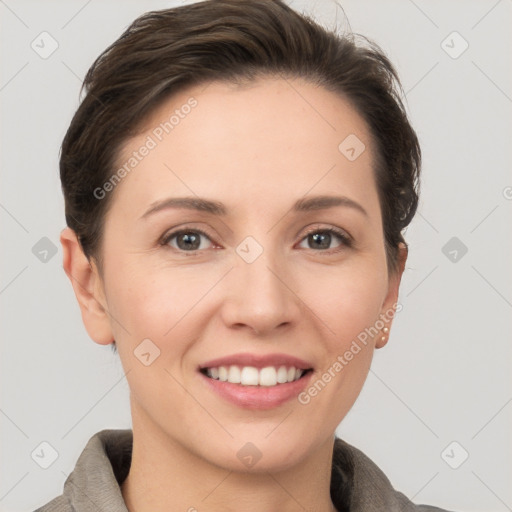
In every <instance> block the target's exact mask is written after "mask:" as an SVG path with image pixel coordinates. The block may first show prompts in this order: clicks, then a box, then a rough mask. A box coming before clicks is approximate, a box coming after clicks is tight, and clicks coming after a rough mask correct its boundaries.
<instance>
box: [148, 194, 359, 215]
mask: <svg viewBox="0 0 512 512" xmlns="http://www.w3.org/2000/svg"><path fill="white" fill-rule="evenodd" d="M336 206H344V207H348V208H353V209H354V210H357V211H359V212H360V213H362V214H363V215H365V216H368V213H367V211H366V210H365V209H364V208H363V207H362V206H361V205H360V204H359V203H357V202H356V201H354V200H352V199H350V198H348V197H344V196H325V195H324V196H314V197H310V198H302V199H299V200H298V201H296V202H295V203H294V205H293V207H292V210H293V211H295V212H308V211H313V210H325V209H328V208H334V207H336ZM180 208H184V209H187V210H196V211H201V212H206V213H210V214H212V215H218V216H226V215H227V214H228V210H227V208H226V207H225V206H224V205H223V204H222V203H219V202H218V201H211V200H209V199H203V198H200V197H170V198H168V199H164V200H162V201H157V202H155V203H153V204H152V205H151V206H150V207H149V209H148V210H147V211H146V212H145V213H144V214H143V215H142V217H141V219H146V218H147V217H149V216H151V215H153V214H155V213H157V212H160V211H163V210H168V209H180Z"/></svg>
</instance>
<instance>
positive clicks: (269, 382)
mask: <svg viewBox="0 0 512 512" xmlns="http://www.w3.org/2000/svg"><path fill="white" fill-rule="evenodd" d="M304 371H305V370H299V369H298V368H295V367H293V366H289V367H286V366H279V367H274V366H266V367H265V368H261V369H259V370H258V368H255V367H254V366H243V367H239V366H219V367H216V368H207V369H206V375H208V377H211V378H212V379H217V380H221V381H223V382H231V383H232V384H241V385H242V386H258V385H260V386H275V385H276V384H285V383H286V382H293V381H295V380H297V379H300V377H301V376H302V375H303V373H304Z"/></svg>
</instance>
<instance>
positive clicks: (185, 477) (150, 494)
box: [121, 411, 335, 512]
mask: <svg viewBox="0 0 512 512" xmlns="http://www.w3.org/2000/svg"><path fill="white" fill-rule="evenodd" d="M132 417H133V450H132V462H131V466H130V471H129V474H128V477H127V478H126V480H125V481H124V482H123V484H122V485H121V492H122V495H123V498H124V501H125V503H126V507H127V508H128V510H129V512H150V511H151V512H157V511H164V510H165V511H187V512H197V511H201V510H208V511H209V512H220V511H222V512H235V511H237V512H238V511H240V510H244V511H245V512H261V511H265V512H274V511H275V512H277V511H279V512H291V511H294V512H295V511H297V510H317V511H319V512H335V508H334V506H333V504H332V501H331V497H330V481H331V468H332V450H333V443H334V438H332V439H329V440H328V442H326V443H324V444H323V445H322V446H321V447H320V449H318V450H316V451H315V453H313V454H310V455H309V456H307V457H306V459H305V460H302V461H301V463H300V464H299V465H297V466H296V467H291V468H289V469H287V470H285V471H279V472H271V471H268V472H260V473H243V472H236V471H231V470H228V469H225V468H222V467H220V466H215V465H214V464H212V463H211V462H209V461H207V460H205V459H203V458H199V457H197V456H196V455H195V454H193V453H191V452H190V451H189V450H187V449H186V448H185V447H184V446H182V445H180V444H179V443H177V442H176V441H175V440H173V439H171V438H170V437H169V436H167V435H166V434H165V433H164V432H162V431H161V430H160V429H158V428H157V427H156V426H155V425H151V424H149V425H148V424H147V423H149V422H147V421H144V419H143V416H142V415H138V414H134V411H132Z"/></svg>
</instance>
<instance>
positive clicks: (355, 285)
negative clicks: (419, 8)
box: [39, 0, 440, 512]
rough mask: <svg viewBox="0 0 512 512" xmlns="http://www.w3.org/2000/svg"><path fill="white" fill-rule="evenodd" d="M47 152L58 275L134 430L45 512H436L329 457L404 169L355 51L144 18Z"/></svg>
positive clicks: (412, 177) (89, 82)
mask: <svg viewBox="0 0 512 512" xmlns="http://www.w3.org/2000/svg"><path fill="white" fill-rule="evenodd" d="M84 86H85V88H86V91H87V95H86V97H85V99H84V101H83V102H82V104H81V105H80V107H79V109H78V111H77V113H76V114H75V116H74V118H73V120H72V122H71V125H70V127H69V130H68V132H67V134H66V136H65V139H64V142H63V145H62V153H61V180H62V186H63V191H64V196H65V203H66V221H67V224H68V227H67V228H66V229H64V230H63V231H62V233H61V243H62V247H63V254H64V269H65V271H66V273H67V275H68V277H69V278H70V280H71V283H72V285H73V288H74V291H75V294H76V297H77V300H78V302H79V305H80V308H81V311H82V318H83V322H84V325H85V327H86V329H87V332H88V333H89V335H90V337H91V338H92V339H93V340H94V341H95V342H97V343H99V344H104V345H107V344H113V346H114V347H117V350H118V352H119V356H120V359H121V362H122V365H123V369H124V371H125V374H126V378H127V380H128V383H129V386H130V404H131V413H132V420H133V430H128V431H126V430H124V431H123V430H104V431H101V432H99V433H98V434H96V435H95V436H94V437H93V438H92V439H91V440H90V441H89V443H88V445H87V446H86V448H85V450H84V452H83V453H82V455H81V456H80V458H79V460H78V462H77V465H76V467H75V470H74V471H73V473H72V474H71V475H70V476H69V478H68V480H67V481H66V484H65V488H64V493H63V495H62V496H60V497H57V498H55V499H54V500H53V501H51V502H50V503H48V504H47V505H45V506H43V507H42V508H40V509H39V510H41V511H44V512H49V511H61V510H62V511H64V510H76V511H80V512H81V511H89V510H115V511H118V510H119V511H126V510H128V511H130V512H133V511H137V512H145V511H149V510H152V511H155V510H188V511H195V510H198V511H201V510H208V511H217V510H223V511H226V510H235V509H236V510H244V511H260V510H261V511H263V510H264V511H269V510H279V511H288V510H290V511H291V510H315V511H322V512H324V511H333V510H338V511H345V510H347V511H348V510H350V511H373V510H375V511H377V510H379V511H382V510H440V509H437V508H433V507H428V506H417V505H414V504H413V503H412V502H411V501H409V499H407V498H406V497H405V496H404V495H403V494H401V493H399V492H397V491H395V490H394V489H393V487H392V486H391V483H390V482H389V481H388V479H387V478H386V477H385V475H384V474H383V473H382V472H381V471H380V470H379V468H378V467H377V466H376V465H375V464H374V463H373V462H372V461H371V460H370V459H368V458H367V457H366V456H365V455H364V454H363V453H361V452H360V451H359V450H357V449H356V448H354V447H352V446H350V445H349V444H347V443H345V442H344V441H342V440H341V439H338V438H336V437H335V429H336V427H337V426H338V425H339V423H340V422H341V421H342V419H343V418H344V417H345V416H346V414H347V413H348V411H349V410H350V408H351V406H352V405H353V403H354V402H355V400H356V398H357V396H358V394H359V392H360V390H361V388H362V386H363V383H364V381H365V378H366V376H367V373H368V371H369V368H370V364H371V359H372V355H373V351H374V349H375V348H381V347H383V346H384V345H385V344H386V343H387V341H388V338H389V333H390V328H391V324H392V320H393V317H394V315H395V312H396V310H397V308H398V306H397V304H398V291H399V284H400V278H401V276H402V272H403V269H404V265H405V261H406V258H407V248H406V244H405V241H404V239H403V237H402V230H403V229H404V228H405V227H406V226H407V225H408V224H409V222H410V221H411V219H412V217H413V216H414V213H415V211H416V207H417V202H418V196H417V190H418V176H419V169H420V148H419V145H418V140H417V137H416V135H415V132H414V130H413V129H412V128H411V126H410V124H409V122H408V119H407V116H406V114H405V111H404V108H403V105H402V103H401V101H400V97H399V81H398V78H397V76H396V73H395V71H394V69H393V67H392V65H391V63H390V62H389V61H388V59H387V58H386V57H385V56H384V55H383V53H382V52H381V51H380V49H379V48H378V47H377V46H376V45H374V44H372V43H370V42H369V41H365V40H361V41H357V40H356V39H355V38H353V37H351V36H345V37H340V36H336V35H335V34H332V33H329V32H327V31H326V30H325V29H323V28H321V27H320V26H318V25H317V24H315V23H314V22H312V21H310V20H308V19H306V18H305V17H303V16H301V15H299V14H298V13H296V12H294V11H293V10H292V9H291V8H290V7H287V6H286V5H285V4H284V3H282V2H281V1H279V0H278V1H271V0H250V1H244V2H240V1H239V0H219V1H206V2H199V3H196V4H193V5H188V6H182V7H179V8H175V9H168V10H163V11H158V12H151V13H147V14H146V15H144V16H142V17H141V18H139V19H137V20H135V21H134V23H133V24H132V25H131V26H130V27H129V28H128V29H127V30H126V32H125V33H124V34H123V35H122V36H121V37H120V38H119V39H118V40H117V41H116V42H115V43H114V44H113V45H112V46H111V47H109V48H108V49H107V50H106V51H105V52H104V53H103V54H102V55H101V56H100V57H99V58H98V59H97V61H96V62H95V63H94V64H93V66H92V67H91V69H90V70H89V72H88V74H87V76H86V79H85V82H84Z"/></svg>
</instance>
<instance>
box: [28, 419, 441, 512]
mask: <svg viewBox="0 0 512 512" xmlns="http://www.w3.org/2000/svg"><path fill="white" fill-rule="evenodd" d="M132 443H133V432H132V430H130V429H126V430H102V431H100V432H98V433H96V434H95V435H94V436H92V437H91V439H90V440H89V442H88V443H87V445H86V447H85V448H84V450H83V452H82V453H81V455H80V457H79V458H78V461H77V463H76V465H75V468H74V470H73V472H72V473H71V474H70V475H69V476H68V478H67V479H66V481H65V483H64V492H63V494H62V495H61V496H58V497H56V498H55V499H53V500H52V501H50V502H49V503H47V504H46V505H44V506H42V507H40V508H38V509H37V510H36V511H35V512H99V511H101V512H107V511H108V512H128V509H127V508H126V505H125V502H124V500H123V496H122V494H121V488H120V485H121V484H122V483H123V481H124V480H125V478H126V477H127V476H128V472H129V470H130V464H131V456H132ZM347 461H349V462H350V466H351V467H350V468H349V469H348V470H347V464H346V463H347ZM347 485H348V488H349V490H350V493H349V494H350V495H351V497H350V506H349V508H348V509H347V508H346V502H345V496H346V490H347ZM331 499H332V501H333V503H334V505H335V506H336V507H337V508H338V509H339V510H350V512H384V511H386V512H395V511H396V512H449V511H446V510H444V509H440V508H436V507H431V506H427V505H414V504H413V503H412V502H411V501H410V500H409V499H408V498H406V497H405V496H404V495H403V494H402V493H400V492H397V491H395V490H394V489H393V487H392V485H391V483H390V482H389V480H388V478H387V477H386V476H385V475H384V473H383V472H382V471H381V470H380V469H379V468H378V467H377V466H376V465H375V464H374V463H373V462H372V461H371V460H370V459H369V458H368V457H367V456H366V455H364V453H362V452H361V451H360V450H358V449H357V448H355V447H353V446H351V445H349V444H348V443H346V442H345V441H343V440H341V439H339V438H336V440H335V444H334V453H333V465H332V478H331ZM342 507H343V508H342Z"/></svg>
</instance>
